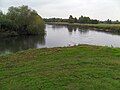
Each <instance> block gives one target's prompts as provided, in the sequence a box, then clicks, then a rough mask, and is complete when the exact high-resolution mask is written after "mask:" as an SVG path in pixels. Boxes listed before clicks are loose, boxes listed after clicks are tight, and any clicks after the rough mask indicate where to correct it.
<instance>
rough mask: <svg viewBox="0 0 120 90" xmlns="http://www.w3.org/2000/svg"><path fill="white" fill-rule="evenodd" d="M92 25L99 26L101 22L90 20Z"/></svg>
mask: <svg viewBox="0 0 120 90" xmlns="http://www.w3.org/2000/svg"><path fill="white" fill-rule="evenodd" d="M90 23H91V24H98V23H99V21H98V20H93V19H92V20H90Z"/></svg>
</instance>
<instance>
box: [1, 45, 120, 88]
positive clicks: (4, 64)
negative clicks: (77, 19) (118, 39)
mask: <svg viewBox="0 0 120 90" xmlns="http://www.w3.org/2000/svg"><path fill="white" fill-rule="evenodd" d="M0 89H1V90H39V89H42V90H119V89H120V48H109V47H99V46H88V45H80V46H76V47H65V48H53V49H37V50H36V49H34V50H27V51H24V52H18V53H15V54H12V55H7V56H1V57H0Z"/></svg>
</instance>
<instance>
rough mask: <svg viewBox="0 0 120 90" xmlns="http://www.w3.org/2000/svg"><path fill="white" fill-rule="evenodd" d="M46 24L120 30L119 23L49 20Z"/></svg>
mask: <svg viewBox="0 0 120 90" xmlns="http://www.w3.org/2000/svg"><path fill="white" fill-rule="evenodd" d="M48 24H57V25H69V26H77V27H79V28H87V29H89V28H90V29H91V28H92V29H94V30H102V31H108V32H109V31H119V32H120V24H79V23H65V22H49V23H48Z"/></svg>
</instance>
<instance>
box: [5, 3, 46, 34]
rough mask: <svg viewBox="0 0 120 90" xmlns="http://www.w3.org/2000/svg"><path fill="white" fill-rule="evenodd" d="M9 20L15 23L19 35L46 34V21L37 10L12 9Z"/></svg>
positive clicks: (25, 7)
mask: <svg viewBox="0 0 120 90" xmlns="http://www.w3.org/2000/svg"><path fill="white" fill-rule="evenodd" d="M6 16H7V18H8V19H10V20H12V22H13V23H15V24H16V25H15V27H16V30H17V33H19V34H40V33H41V31H42V32H44V27H45V24H44V21H43V20H42V18H41V16H39V15H38V14H37V12H36V11H35V10H32V9H30V8H29V7H28V6H24V5H23V6H20V7H13V6H12V7H10V8H9V9H8V13H7V15H6Z"/></svg>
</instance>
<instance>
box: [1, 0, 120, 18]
mask: <svg viewBox="0 0 120 90" xmlns="http://www.w3.org/2000/svg"><path fill="white" fill-rule="evenodd" d="M20 5H28V6H29V7H31V8H32V9H35V10H36V11H37V12H38V13H39V14H40V15H41V16H42V17H44V18H46V17H47V18H48V17H60V18H68V17H69V15H70V14H72V15H73V16H76V17H79V16H81V15H85V16H89V17H90V18H93V19H99V20H106V19H108V18H109V19H112V20H120V0H0V9H1V10H3V11H4V12H6V11H7V9H8V7H10V6H20Z"/></svg>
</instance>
